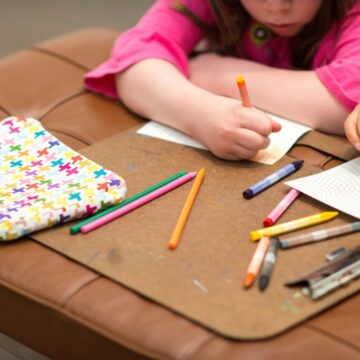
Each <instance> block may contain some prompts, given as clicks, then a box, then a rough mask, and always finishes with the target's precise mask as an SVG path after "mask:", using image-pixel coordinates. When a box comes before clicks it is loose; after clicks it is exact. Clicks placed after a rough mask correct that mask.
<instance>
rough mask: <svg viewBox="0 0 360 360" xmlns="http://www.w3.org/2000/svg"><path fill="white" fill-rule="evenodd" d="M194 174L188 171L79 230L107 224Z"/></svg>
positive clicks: (93, 228) (85, 230)
mask: <svg viewBox="0 0 360 360" xmlns="http://www.w3.org/2000/svg"><path fill="white" fill-rule="evenodd" d="M195 175H196V172H191V173H188V174H186V175H184V176H182V177H180V178H178V179H176V180H174V181H172V182H170V183H169V184H166V185H164V186H162V187H160V188H159V189H156V190H155V191H153V192H151V193H149V194H147V195H145V196H143V197H141V198H139V199H137V200H135V201H133V202H131V203H130V204H127V205H125V206H123V207H122V208H120V209H117V210H114V211H111V212H110V213H108V214H106V215H104V216H102V217H100V218H98V219H96V220H94V221H92V222H90V223H88V224H86V225H83V226H82V227H81V228H80V231H81V232H82V233H83V234H86V233H88V232H90V231H92V230H95V229H97V228H99V227H100V226H103V225H105V224H107V223H108V222H110V221H112V220H114V219H117V218H118V217H120V216H122V215H125V214H127V213H128V212H130V211H132V210H135V209H137V208H139V207H140V206H142V205H145V204H147V203H148V202H150V201H152V200H154V199H156V198H158V197H160V196H162V195H164V194H166V193H167V192H169V191H171V190H173V189H175V188H177V187H179V186H180V185H183V184H185V183H186V182H188V181H190V180H191V179H193V178H194V177H195Z"/></svg>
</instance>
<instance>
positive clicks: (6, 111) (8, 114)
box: [0, 105, 11, 116]
mask: <svg viewBox="0 0 360 360" xmlns="http://www.w3.org/2000/svg"><path fill="white" fill-rule="evenodd" d="M0 110H2V111H3V112H4V113H5V114H6V115H7V116H11V114H10V112H9V111H8V110H6V109H5V108H4V107H3V106H1V105H0Z"/></svg>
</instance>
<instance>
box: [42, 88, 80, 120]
mask: <svg viewBox="0 0 360 360" xmlns="http://www.w3.org/2000/svg"><path fill="white" fill-rule="evenodd" d="M85 93H86V91H85V90H82V91H80V92H78V93H75V94H72V95H70V96H67V97H65V98H63V99H62V100H61V101H59V102H58V103H56V104H55V105H53V106H52V107H50V108H48V109H47V110H46V112H44V113H43V114H42V115H41V116H39V117H38V120H40V121H41V120H43V118H44V117H45V116H47V115H49V114H50V113H51V112H52V111H54V110H56V109H57V108H58V107H60V106H61V105H63V104H65V103H66V102H68V101H69V100H72V99H75V98H77V97H79V96H81V95H84V94H85Z"/></svg>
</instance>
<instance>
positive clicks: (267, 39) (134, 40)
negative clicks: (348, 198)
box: [85, 0, 360, 110]
mask: <svg viewBox="0 0 360 360" xmlns="http://www.w3.org/2000/svg"><path fill="white" fill-rule="evenodd" d="M172 1H173V0H157V1H156V2H155V4H154V5H153V6H152V7H151V8H150V9H149V11H148V12H147V13H146V14H145V15H144V16H143V17H142V19H141V20H140V21H139V23H138V24H137V25H136V26H135V27H133V28H131V29H130V30H128V31H126V32H125V33H123V34H121V35H120V36H119V37H118V39H117V40H116V42H115V44H114V46H113V49H112V54H111V56H110V58H109V59H108V60H107V61H106V62H104V63H103V64H101V65H100V66H98V67H97V68H95V69H94V70H92V71H91V72H89V73H88V74H86V75H85V86H86V87H87V88H88V89H90V90H92V91H94V92H98V93H102V94H105V95H107V96H110V97H117V93H116V87H115V74H116V73H119V72H121V71H123V70H125V69H126V68H128V67H129V66H131V65H133V64H135V63H136V62H139V61H141V60H143V59H147V58H158V59H163V60H166V61H169V62H171V63H173V64H174V65H175V66H176V67H177V68H178V69H179V70H180V71H181V72H182V73H183V74H184V75H185V76H188V55H189V53H190V52H191V51H192V50H193V49H194V47H195V46H196V45H197V44H198V43H199V41H201V40H202V39H203V38H204V35H203V33H202V31H201V30H200V29H199V28H198V27H197V26H196V25H195V24H194V23H193V22H192V21H191V20H189V19H188V18H186V17H185V16H183V15H181V14H179V13H177V12H176V11H174V10H172V9H170V8H169V4H170V3H171V2H172ZM182 2H183V3H184V4H185V5H187V6H188V7H189V8H190V9H191V10H192V11H193V12H194V13H196V14H197V15H198V16H199V17H200V18H201V19H204V20H205V21H208V22H210V23H212V24H215V20H214V17H213V14H212V11H211V9H210V7H209V5H208V4H207V1H205V0H182ZM242 46H243V51H244V54H245V58H246V59H250V60H253V61H256V62H259V63H262V64H266V65H269V66H273V67H277V68H285V69H286V68H289V65H290V59H289V50H288V39H287V38H281V37H278V36H272V35H270V34H269V33H268V32H267V30H266V28H264V27H263V26H261V24H256V23H254V22H253V23H252V24H250V26H249V28H248V30H247V31H246V34H245V36H244V40H243V44H242ZM312 68H313V69H314V70H315V72H316V74H317V76H318V77H319V79H320V80H321V81H322V82H323V84H324V85H325V86H326V88H327V89H328V90H329V91H330V93H332V94H333V95H334V96H335V97H336V98H337V99H338V101H339V102H340V103H341V104H343V105H344V106H345V108H346V109H348V110H352V109H353V108H354V107H355V106H356V104H357V103H360V3H357V4H356V5H354V7H353V8H352V9H351V10H350V11H349V12H348V14H347V16H346V17H345V18H344V19H343V21H342V23H341V26H340V28H338V29H337V30H336V31H335V30H332V31H330V32H329V34H327V35H326V36H325V38H324V39H323V40H322V42H321V43H320V46H319V48H318V50H317V52H316V54H315V57H314V61H313V65H312Z"/></svg>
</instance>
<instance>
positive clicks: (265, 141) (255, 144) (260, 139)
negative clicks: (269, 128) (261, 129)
mask: <svg viewBox="0 0 360 360" xmlns="http://www.w3.org/2000/svg"><path fill="white" fill-rule="evenodd" d="M235 136H236V143H237V144H238V145H240V146H242V147H245V148H247V149H250V150H255V151H258V150H261V149H265V148H266V147H267V146H268V145H269V142H270V140H269V138H268V137H266V136H263V135H261V134H259V133H257V132H255V131H252V130H249V129H245V128H241V129H238V130H237V132H236V134H235Z"/></svg>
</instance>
